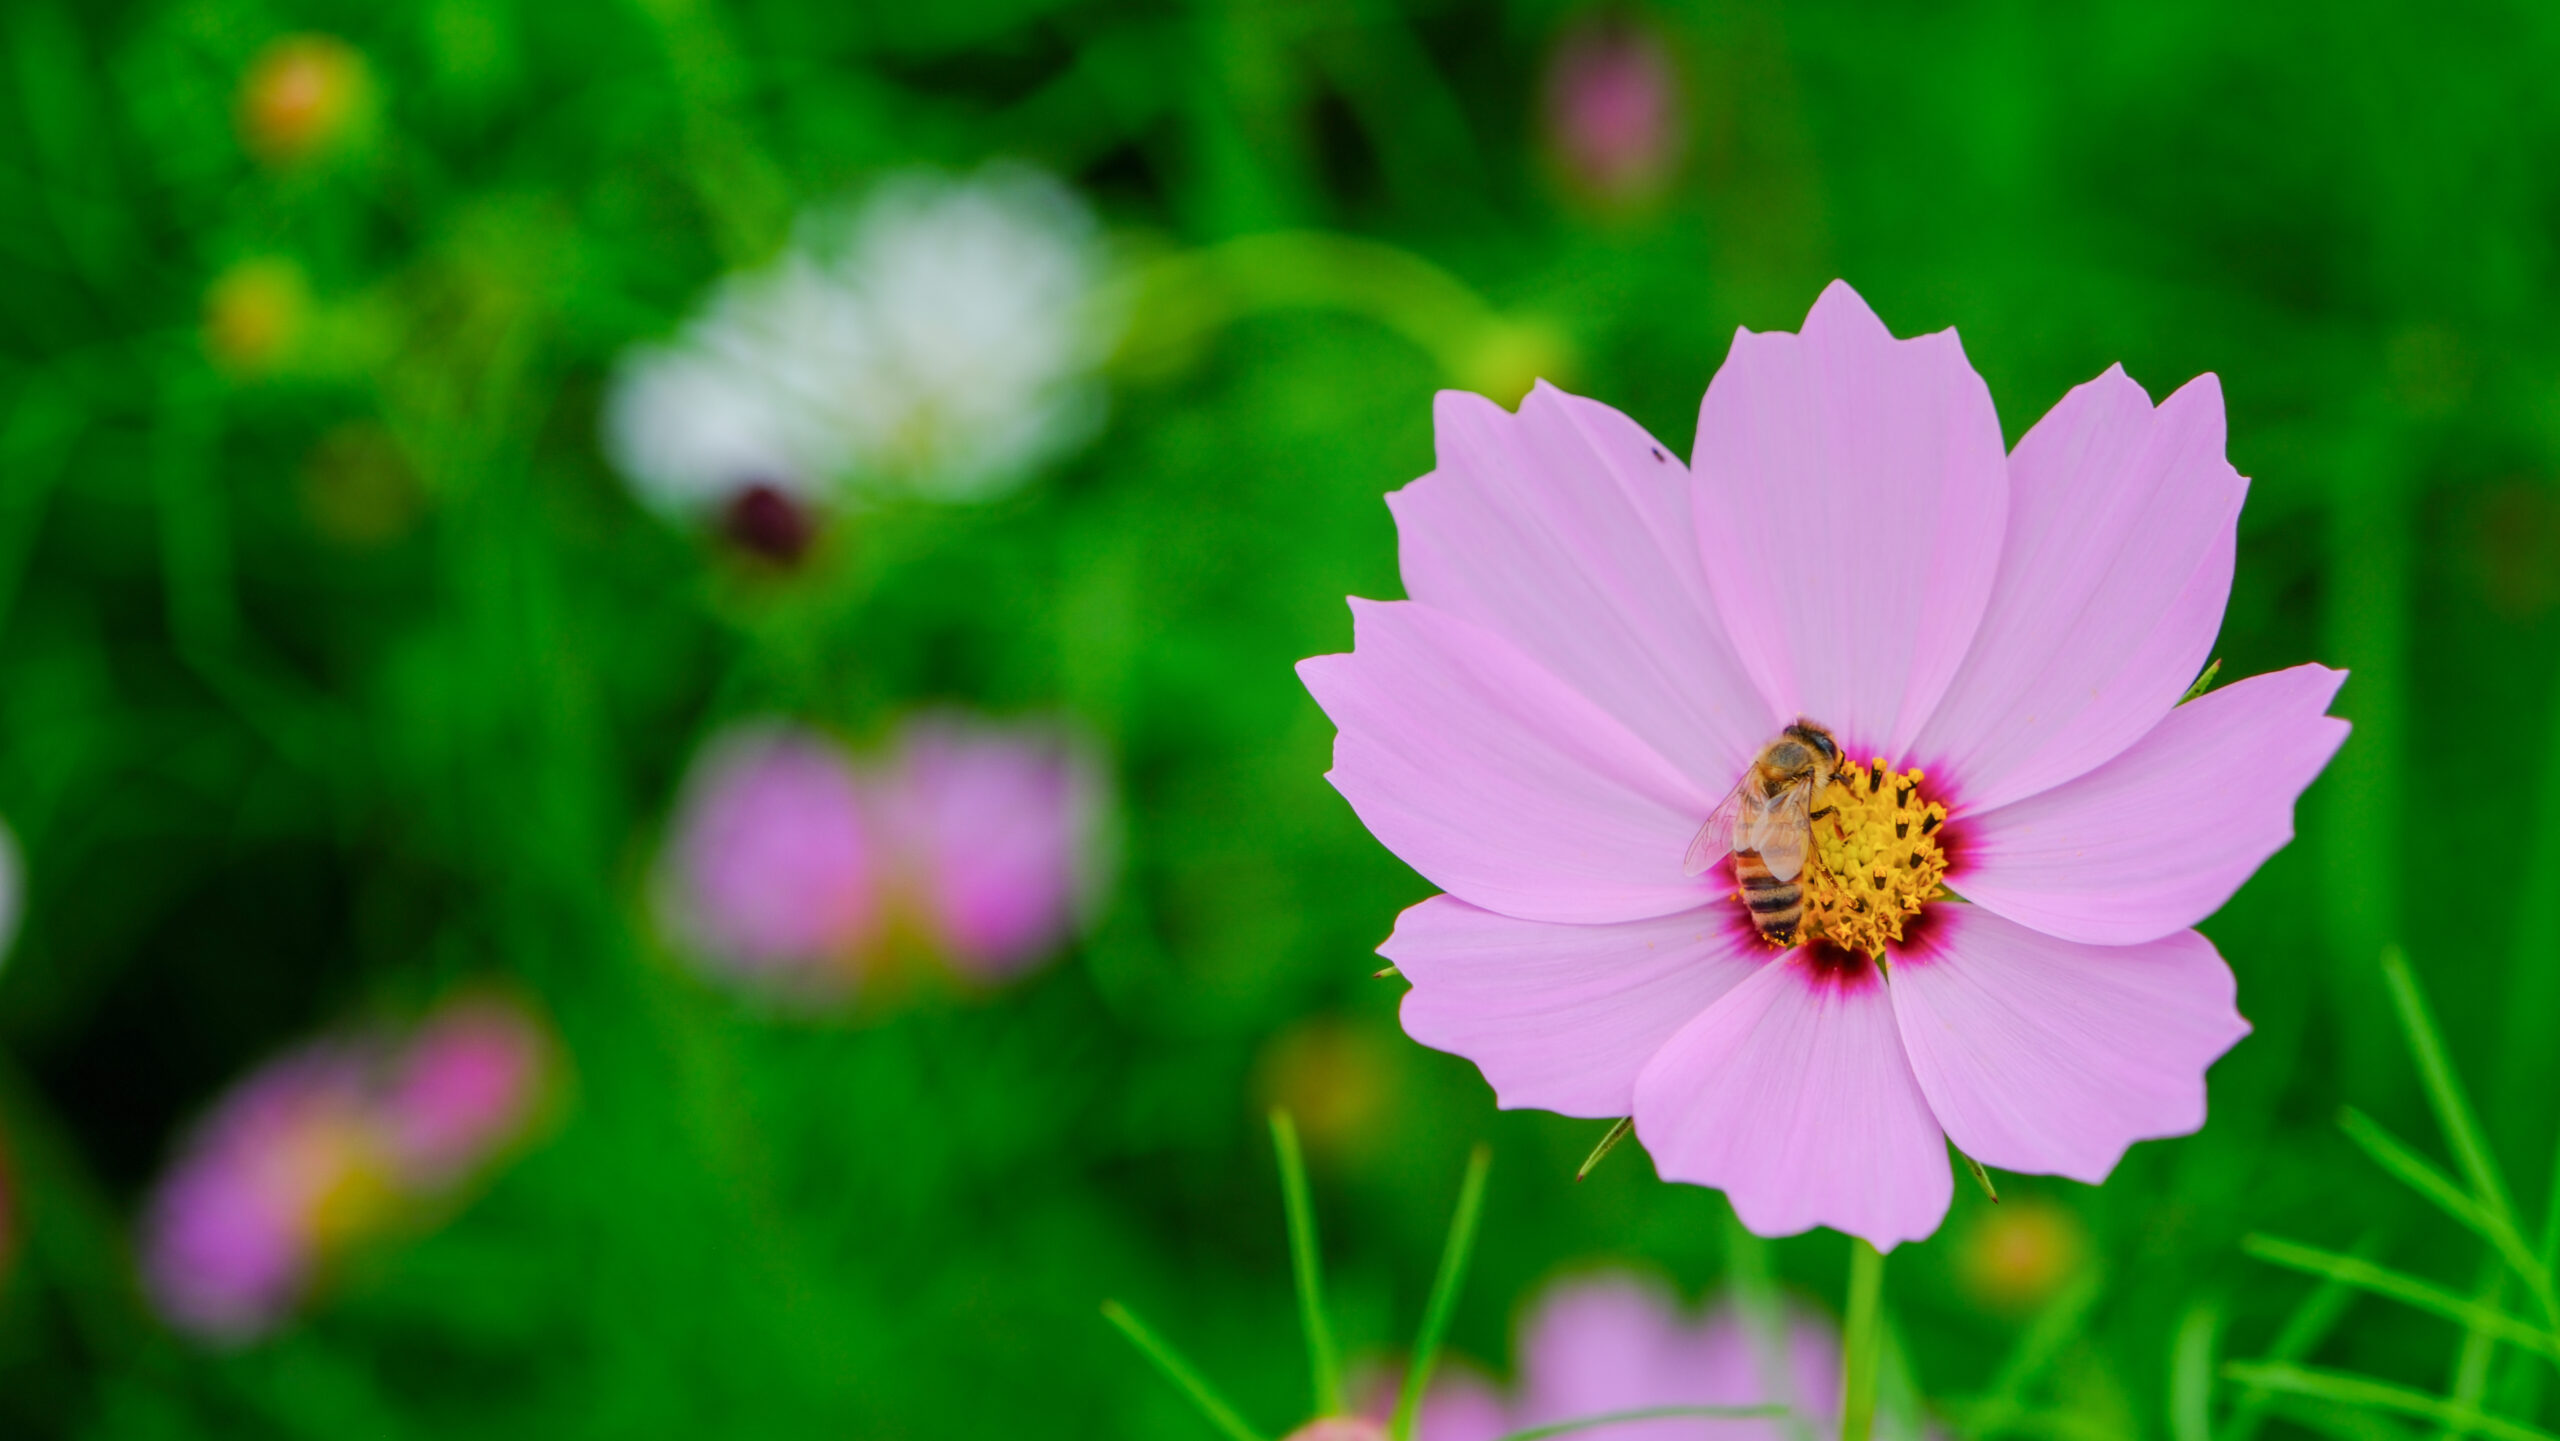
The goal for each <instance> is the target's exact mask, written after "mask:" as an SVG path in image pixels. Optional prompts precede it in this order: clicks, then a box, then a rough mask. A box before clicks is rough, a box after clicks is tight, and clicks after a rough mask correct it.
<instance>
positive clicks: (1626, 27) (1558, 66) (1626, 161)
mask: <svg viewBox="0 0 2560 1441" xmlns="http://www.w3.org/2000/svg"><path fill="white" fill-rule="evenodd" d="M1546 90H1547V93H1546V106H1545V129H1546V142H1547V148H1548V150H1549V152H1550V154H1551V156H1552V159H1553V163H1554V164H1555V165H1556V167H1557V169H1558V170H1559V171H1560V172H1561V175H1562V178H1563V180H1564V182H1565V184H1566V185H1567V186H1568V187H1569V188H1571V189H1572V190H1574V191H1575V192H1577V193H1579V194H1581V195H1583V196H1586V197H1588V198H1589V199H1592V200H1595V201H1597V202H1599V203H1601V204H1603V205H1610V206H1624V205H1634V204H1639V203H1641V202H1643V201H1645V200H1648V199H1651V198H1652V197H1653V196H1654V195H1656V194H1658V193H1660V191H1661V190H1662V188H1663V186H1664V185H1665V184H1666V183H1667V182H1668V181H1669V180H1670V178H1671V175H1672V173H1673V171H1674V170H1676V169H1677V168H1678V166H1679V162H1680V152H1681V149H1682V144H1683V141H1684V139H1685V138H1686V137H1685V133H1684V132H1685V126H1686V117H1685V113H1684V107H1683V105H1682V103H1681V97H1680V76H1679V72H1678V70H1677V68H1676V67H1675V66H1674V65H1673V63H1672V58H1671V52H1670V50H1669V48H1668V47H1667V46H1665V45H1664V43H1663V40H1662V36H1661V34H1660V33H1659V32H1658V31H1656V30H1655V29H1654V28H1653V27H1652V26H1650V25H1647V24H1645V23H1644V22H1642V21H1641V20H1639V19H1636V18H1634V17H1632V16H1629V15H1624V14H1611V15H1606V16H1603V17H1600V18H1597V19H1591V20H1585V21H1583V22H1581V23H1579V24H1577V25H1575V26H1574V27H1573V28H1572V29H1571V30H1570V31H1568V32H1567V33H1566V35H1565V36H1564V38H1563V39H1562V40H1561V41H1560V42H1559V43H1558V44H1557V46H1556V49H1555V54H1554V57H1553V59H1551V60H1550V61H1549V63H1548V70H1547V86H1546Z"/></svg>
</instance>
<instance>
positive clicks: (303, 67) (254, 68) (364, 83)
mask: <svg viewBox="0 0 2560 1441" xmlns="http://www.w3.org/2000/svg"><path fill="white" fill-rule="evenodd" d="M371 98H372V82H371V80H370V78H369V77H368V75H367V74H366V71H365V63H364V57H363V56H362V55H359V54H357V53H356V51H355V48H354V47H353V46H350V45H348V44H347V43H346V42H345V41H343V40H340V39H338V38H337V37H335V36H331V35H288V36H285V37H284V38H282V39H280V40H277V41H275V42H273V43H271V44H270V45H268V46H267V48H266V49H264V50H262V51H260V52H258V58H257V59H256V60H255V61H252V62H251V63H250V66H249V72H248V74H247V75H245V76H243V77H242V78H241V81H240V99H239V114H238V121H239V126H240V139H241V142H242V143H243V144H245V145H247V146H248V147H249V150H250V152H251V153H252V154H254V155H256V156H257V157H258V158H259V159H261V160H264V161H266V162H267V163H269V164H271V165H290V164H294V163H296V162H298V161H303V160H308V159H311V158H312V157H314V156H317V155H321V154H324V153H326V152H328V151H330V150H332V149H335V148H337V147H338V146H339V145H340V144H342V143H344V142H345V141H347V140H349V139H351V138H352V137H353V135H354V134H355V132H356V130H357V128H358V125H359V123H360V122H361V121H362V119H363V118H364V112H365V110H366V108H367V106H368V105H369V104H370V102H371Z"/></svg>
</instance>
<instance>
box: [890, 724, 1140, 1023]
mask: <svg viewBox="0 0 2560 1441" xmlns="http://www.w3.org/2000/svg"><path fill="white" fill-rule="evenodd" d="M874 791H875V794H876V797H877V805H876V813H877V815H878V816H879V819H880V825H881V831H882V834H883V836H884V837H885V838H886V840H887V843H888V844H889V845H890V846H891V847H893V848H894V850H895V852H896V859H895V861H894V862H893V863H892V864H893V866H894V869H895V873H896V875H897V877H898V881H899V883H900V886H901V892H902V893H901V896H900V900H901V901H902V902H903V903H904V904H905V905H906V906H907V907H909V908H910V916H909V918H910V919H912V921H913V922H914V923H915V924H916V925H918V926H919V927H920V928H921V929H922V930H923V931H924V933H925V936H926V938H927V939H928V940H929V942H930V943H931V945H932V947H933V949H934V950H935V951H936V952H937V953H938V954H940V955H941V956H942V957H943V959H944V960H946V961H947V962H949V964H950V965H951V967H952V968H953V969H954V970H955V971H957V972H958V973H959V974H960V975H961V976H963V977H964V978H966V979H968V980H972V981H976V982H981V983H993V982H1000V981H1005V980H1010V979H1012V978H1013V977H1015V976H1018V975H1020V974H1022V973H1023V972H1024V971H1027V970H1029V969H1031V968H1032V967H1033V966H1035V965H1037V964H1038V963H1039V962H1041V961H1044V960H1047V959H1048V958H1050V957H1051V956H1053V955H1055V954H1056V953H1057V951H1058V949H1059V948H1060V947H1061V946H1063V945H1064V944H1065V943H1066V942H1067V941H1069V940H1070V939H1072V938H1073V937H1074V936H1075V934H1076V933H1077V932H1078V931H1079V930H1081V929H1082V927H1083V925H1084V923H1085V921H1086V920H1087V919H1089V917H1090V914H1091V911H1092V909H1093V904H1094V902H1095V901H1096V900H1097V899H1098V898H1099V896H1100V894H1101V892H1102V889H1103V887H1104V886H1105V885H1107V884H1108V881H1109V879H1110V873H1111V870H1112V861H1113V855H1112V852H1113V844H1112V826H1111V809H1110V799H1109V786H1108V783H1107V781H1106V780H1105V778H1104V771H1103V766H1102V763H1101V760H1100V758H1099V757H1098V756H1097V755H1096V754H1095V753H1094V750H1093V748H1092V747H1091V746H1090V745H1089V744H1087V743H1086V742H1085V741H1084V740H1083V739H1082V738H1081V737H1078V736H1076V735H1074V734H1073V733H1071V732H1070V731H1068V730H1067V729H1066V728H1065V727H1063V726H1059V725H1054V724H1047V723H1043V722H1037V721H1031V722H1014V723H1006V722H998V721H988V720H980V719H974V718H970V717H965V716H960V715H955V714H950V713H936V714H929V715H925V716H920V717H918V718H916V719H915V720H912V721H910V722H909V723H908V724H907V726H906V727H905V729H904V730H903V731H902V732H901V733H900V735H899V737H898V741H897V744H896V746H895V749H894V750H893V752H892V753H891V755H890V757H889V759H888V761H887V763H886V764H885V765H884V766H883V767H882V769H881V771H880V773H879V775H878V776H877V777H876V779H875V782H874Z"/></svg>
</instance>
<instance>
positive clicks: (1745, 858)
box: [1733, 851, 1804, 945]
mask: <svg viewBox="0 0 2560 1441" xmlns="http://www.w3.org/2000/svg"><path fill="white" fill-rule="evenodd" d="M1733 874H1734V879H1736V880H1737V881H1740V882H1741V884H1742V904H1743V906H1744V908H1746V909H1747V910H1749V911H1750V912H1751V924H1752V925H1753V926H1755V927H1757V928H1758V929H1759V931H1760V934H1762V935H1764V936H1766V937H1768V938H1769V939H1770V940H1773V941H1776V942H1778V943H1779V944H1780V945H1785V944H1787V943H1789V942H1791V941H1793V940H1794V939H1795V938H1796V927H1797V926H1798V925H1799V924H1801V923H1802V922H1803V920H1804V887H1803V886H1802V885H1800V884H1798V883H1796V882H1794V881H1782V880H1779V879H1778V878H1777V877H1776V876H1773V875H1771V874H1769V868H1768V867H1767V866H1766V865H1763V864H1762V863H1761V861H1760V856H1759V854H1758V853H1757V852H1755V851H1736V852H1735V853H1734V857H1733Z"/></svg>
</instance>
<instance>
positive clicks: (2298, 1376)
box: [2222, 1361, 2560, 1441]
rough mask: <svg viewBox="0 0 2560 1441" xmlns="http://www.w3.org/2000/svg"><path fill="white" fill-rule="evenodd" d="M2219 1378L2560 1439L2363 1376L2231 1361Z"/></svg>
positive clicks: (2520, 1436)
mask: <svg viewBox="0 0 2560 1441" xmlns="http://www.w3.org/2000/svg"><path fill="white" fill-rule="evenodd" d="M2222 1374H2223V1375H2225V1376H2227V1377H2229V1378H2230V1379H2231V1380H2233V1381H2236V1382H2239V1383H2240V1384H2242V1385H2244V1386H2254V1387H2257V1388H2259V1389H2261V1390H2266V1391H2282V1392H2289V1393H2292V1394H2294V1395H2299V1396H2310V1397H2314V1398H2316V1399H2319V1400H2323V1401H2334V1402H2337V1403H2339V1404H2340V1405H2345V1406H2361V1407H2371V1408H2374V1409H2377V1410H2382V1411H2392V1412H2397V1413H2399V1414H2400V1415H2404V1416H2418V1417H2424V1418H2425V1419H2427V1420H2430V1421H2441V1422H2445V1423H2447V1424H2449V1425H2455V1426H2459V1427H2462V1428H2463V1429H2465V1430H2468V1431H2473V1432H2477V1433H2478V1434H2480V1435H2483V1436H2494V1437H2497V1438H2499V1441H2560V1438H2555V1437H2553V1436H2552V1434H2551V1433H2550V1432H2548V1431H2545V1430H2542V1429H2541V1428H2540V1427H2536V1426H2527V1425H2525V1424H2523V1423H2522V1422H2518V1421H2510V1420H2508V1419H2507V1418H2505V1417H2503V1416H2491V1415H2489V1414H2487V1413H2485V1412H2483V1411H2480V1410H2479V1409H2477V1408H2475V1407H2470V1406H2465V1405H2462V1404H2460V1403H2458V1402H2454V1401H2448V1400H2446V1399H2444V1398H2443V1397H2440V1396H2430V1395H2428V1394H2427V1393H2426V1392H2424V1391H2417V1390H2412V1389H2411V1388H2409V1387H2406V1386H2394V1385H2392V1384H2390V1383H2389V1382H2386V1381H2376V1380H2373V1379H2372V1378H2370V1377H2366V1376H2356V1375H2350V1374H2348V1373H2345V1372H2340V1371H2326V1370H2321V1369H2319V1368H2316V1367H2311V1366H2303V1365H2299V1364H2296V1363H2293V1362H2283V1361H2274V1362H2267V1361H2257V1362H2253V1361H2234V1362H2232V1363H2231V1364H2230V1365H2227V1366H2225V1367H2223V1368H2222Z"/></svg>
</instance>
